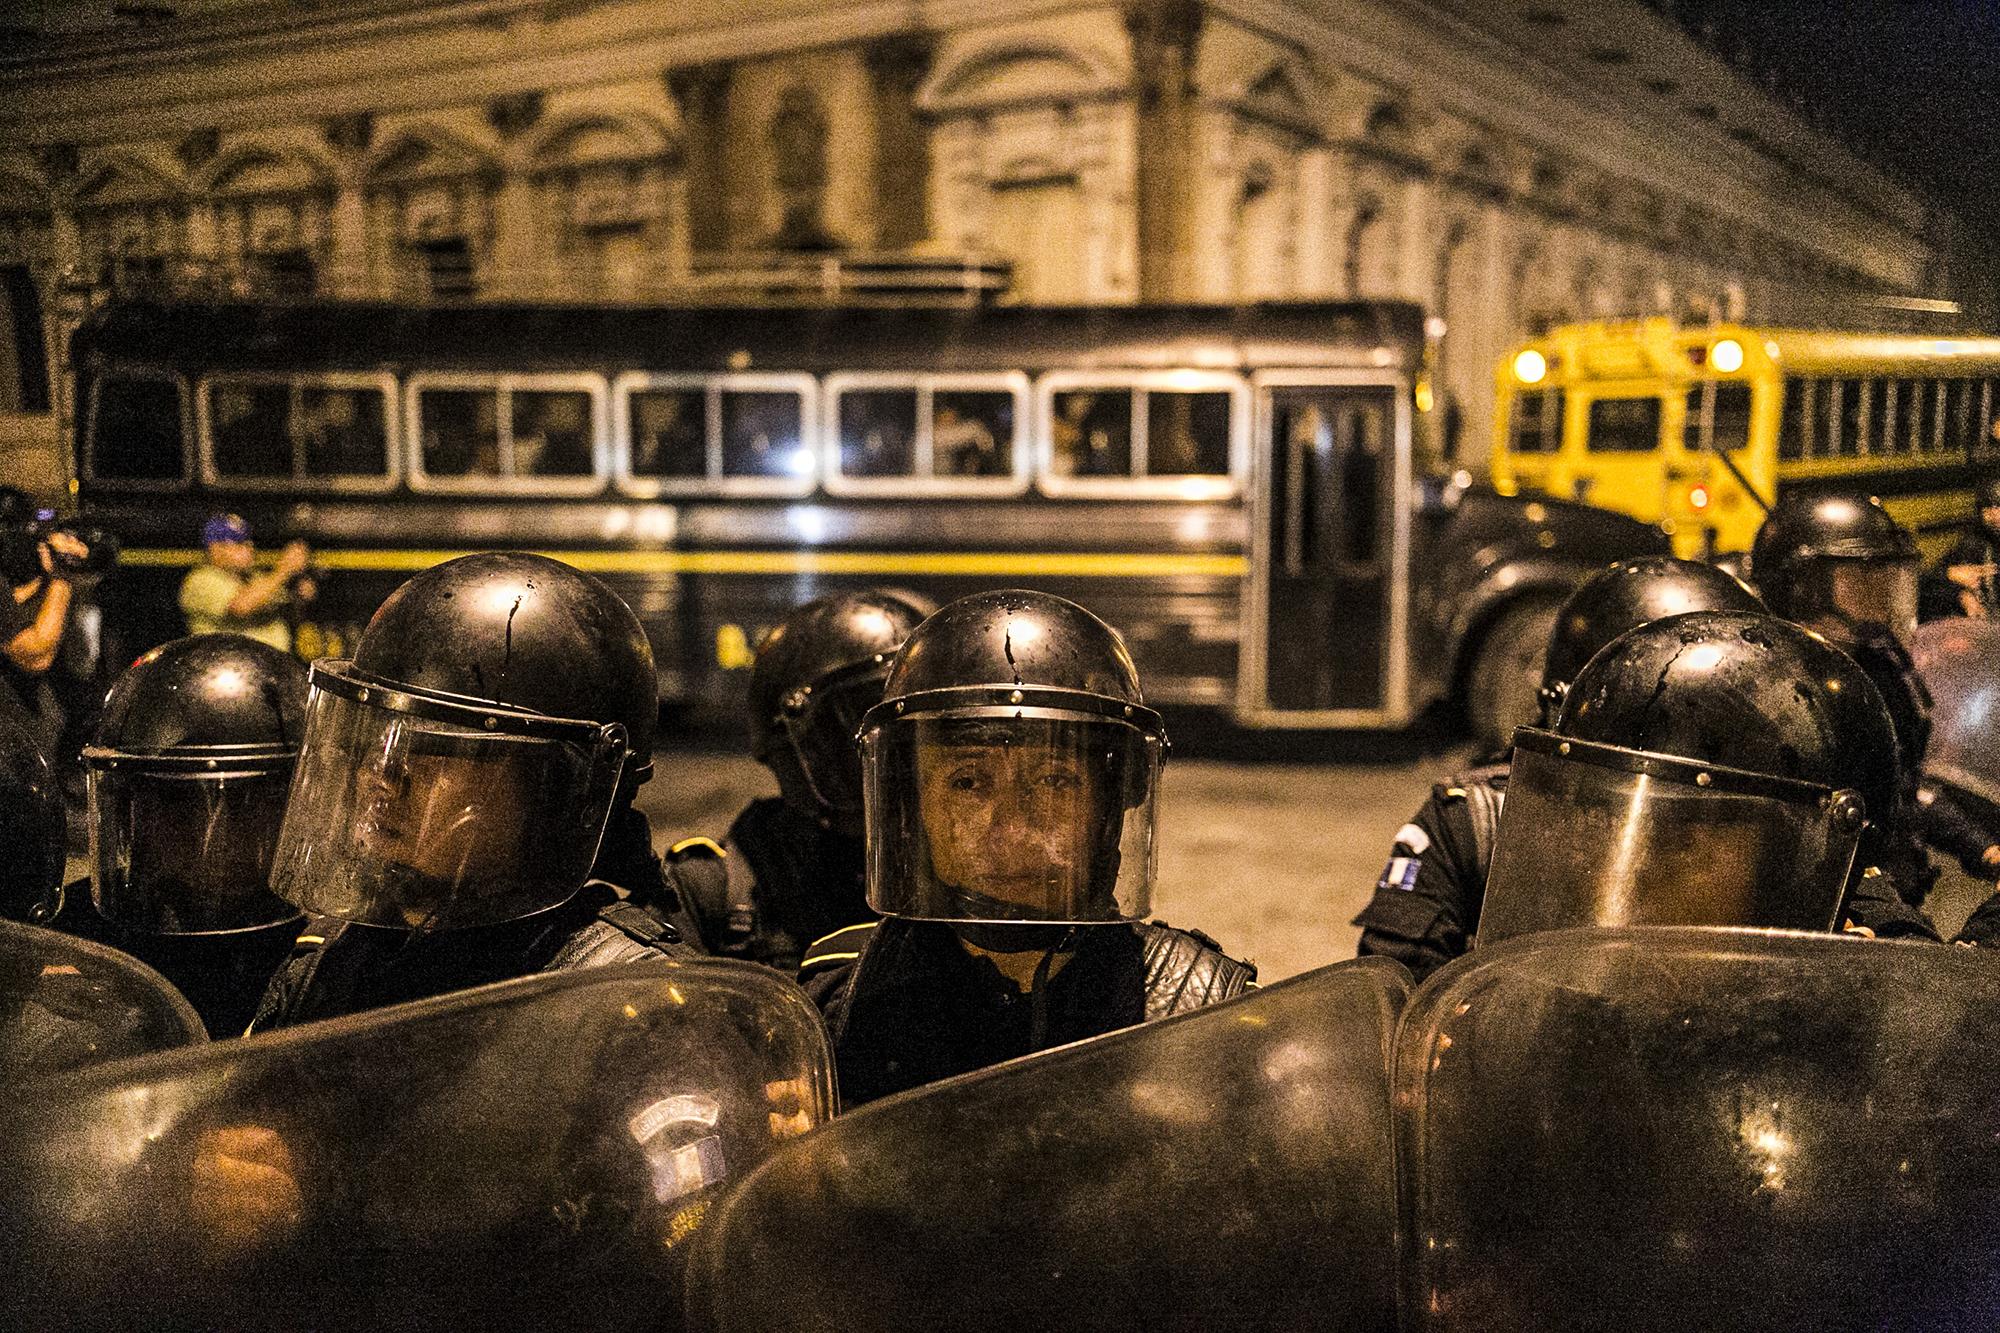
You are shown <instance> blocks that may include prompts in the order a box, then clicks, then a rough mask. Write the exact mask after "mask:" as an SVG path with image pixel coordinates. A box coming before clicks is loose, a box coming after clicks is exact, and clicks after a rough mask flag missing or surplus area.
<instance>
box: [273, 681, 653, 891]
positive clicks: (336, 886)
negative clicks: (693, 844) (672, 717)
mask: <svg viewBox="0 0 2000 1333" xmlns="http://www.w3.org/2000/svg"><path fill="white" fill-rule="evenodd" d="M622 759H623V745H622V741H619V740H617V739H615V738H613V737H600V738H599V740H598V743H597V744H596V745H594V746H587V745H584V744H580V743H577V742H572V741H568V740H556V739H551V738H546V737H526V736H516V735H506V734H504V733H503V734H491V733H483V732H477V731H472V730H470V729H469V728H461V727H455V726H453V725H451V724H449V723H444V722H437V721H432V720H428V719H423V718H417V717H413V716H410V715H408V714H405V713H397V712H391V711H388V710H386V709H379V708H374V707H371V706H369V705H367V704H362V703H360V702H358V701H355V700H351V699H347V698H344V697H342V696H340V695H337V694H332V693H329V692H326V691H323V690H319V689H317V688H315V690H314V692H313V694H312V695H311V696H310V698H309V700H308V702H307V707H306V735H305V745H304V749H303V752H302V754H301V757H300V762H299V770H298V777H297V779H296V780H295V782H294V785H293V790H292V796H291V803H290V806H289V807H288V809H287V813H286V816H285V824H284V828H283V831H282V832H281V834H280V837H279V848H278V857H277V863H276V865H275V866H274V868H273V871H272V886H273V887H274V888H276V889H277V890H278V891H279V892H280V893H282V894H284V895H285V896H286V897H287V898H289V899H290V900H291V901H293V902H295V903H297V904H299V905H300V906H301V907H304V908H306V909H307V910H308V911H313V912H318V913H321V914H324V915H327V916H334V917H338V918H340V919H342V920H347V921H355V922H360V923H363V924H368V925H383V926H394V927H398V928H401V929H417V930H423V929H455V928H463V927H466V926H474V925H486V924H492V923H495V922H500V921H510V920H513V919H515V918H517V917H521V916H526V915H528V914H529V913H532V912H537V911H541V910H543V909H544V908H548V907H553V906H555V905H557V904H558V903H561V902H564V901H565V900H567V899H568V898H569V897H570V895H572V894H574V893H575V892H576V891H577V889H578V888H580V887H581V886H582V884H583V881H584V880H585V878H587V876H588V874H589V870H590V864H591V861H592V860H593V858H594V857H595V856H596V854H597V844H598V841H599V839H600V838H601V837H602V836H603V833H604V825H605V821H606V819H607V817H608V816H609V812H610V808H611V800H612V796H613V792H614V790H615V787H616V784H617V780H618V773H619V768H620V765H621V763H622Z"/></svg>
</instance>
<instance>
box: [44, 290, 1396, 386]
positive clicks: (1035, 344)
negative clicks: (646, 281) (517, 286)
mask: <svg viewBox="0 0 2000 1333" xmlns="http://www.w3.org/2000/svg"><path fill="white" fill-rule="evenodd" d="M1423 336H1424V335H1423V316H1422V312H1421V311H1420V310H1419V309H1418V307H1416V306H1414V305H1409V304H1404V303H1400V302H1283V303H1269V304H1259V305H1170V306H1168V305H1150V306H1137V305H1134V306H1086V307H1053V306H997V307H937V306H912V307H879V306H870V307H852V306H849V307H836V306H824V305H819V306H797V307H785V306H771V305H758V306H621V305H587V306H586V305H555V304H525V303H522V304H499V303H477V304H464V305H415V304H404V303H391V302H360V301H320V300H311V301H290V302H262V303H250V302H225V301H184V300H176V301H160V300H133V299H122V300H119V301H116V302H113V303H111V304H107V305H105V306H103V307H101V308H100V309H98V310H97V311H95V312H93V314H92V315H91V316H90V317H89V318H88V319H87V320H86V321H85V322H84V323H83V324H82V326H81V327H80V328H79V329H78V331H77V334H76V338H75V342H74V344H73V356H74V359H75V364H76V365H78V366H80V367H81V366H88V365H91V364H101V363H106V362H119V361H132V362H141V363H147V364H153V365H170V366H179V367H182V368H185V369H188V370H190V371H200V370H207V369H229V368H241V369H273V370H276V369H292V370H297V369H395V368H398V367H401V366H406V365H409V366H421V367H423V368H425V369H435V368H464V369H468V370H489V369H490V370H504V369H515V370H518V369H522V368H525V367H532V368H535V369H569V368H574V369H604V368H609V369H636V370H646V369H657V370H689V371H712V372H727V371H755V370H780V369H782V370H793V371H809V372H824V371H833V370H855V371H868V370H885V371H887V370H903V371H910V370H914V371H922V372H945V373H949V372H953V371H958V372H973V371H994V370H1013V369H1029V370H1032V369H1034V368H1036V367H1037V366H1038V365H1042V364H1048V365H1061V366H1063V367H1065V368H1080V369H1089V368H1091V367H1093V366H1103V367H1112V366H1117V367H1137V368H1151V367H1163V368H1164V367H1174V368H1214V369H1232V370H1239V369H1254V368H1257V367H1261V366H1365V367H1382V366H1399V367H1414V366H1415V364H1416V363H1417V362H1418V360H1419V359H1420V357H1421V353H1422V348H1423Z"/></svg>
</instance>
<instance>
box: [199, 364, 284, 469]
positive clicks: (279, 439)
mask: <svg viewBox="0 0 2000 1333" xmlns="http://www.w3.org/2000/svg"><path fill="white" fill-rule="evenodd" d="M208 431H209V448H210V449H211V451H212V456H213V458H214V460H215V471H216V475H217V476H222V477H289V476H291V475H292V389H291V386H290V385H288V384H284V383H279V382H271V381H266V382H262V383H227V382H217V383H211V384H210V385H209V386H208Z"/></svg>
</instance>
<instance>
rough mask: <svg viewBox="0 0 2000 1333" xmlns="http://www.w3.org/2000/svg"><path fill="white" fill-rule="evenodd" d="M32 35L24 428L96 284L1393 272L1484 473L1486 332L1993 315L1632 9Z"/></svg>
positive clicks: (1271, 5)
mask: <svg viewBox="0 0 2000 1333" xmlns="http://www.w3.org/2000/svg"><path fill="white" fill-rule="evenodd" d="M121 12H123V13H125V14H126V15H128V16H129V15H132V14H133V13H134V12H135V11H134V10H132V9H131V8H130V7H126V8H125V9H124V10H122V11H121ZM14 37H15V38H17V39H18V40H15V41H13V42H12V43H11V44H0V49H7V46H9V45H11V54H0V291H4V294H5V299H6V300H7V302H8V307H9V308H8V313H9V314H10V315H11V318H10V319H5V320H0V443H4V441H5V440H7V439H14V440H16V441H18V440H19V439H21V438H24V437H26V436H32V435H36V434H39V433H41V432H43V431H45V430H52V427H51V426H49V425H48V423H49V421H50V420H51V417H50V413H49V410H48V409H49V405H50V403H51V401H54V402H57V403H59V402H60V399H61V377H60V374H56V375H53V376H51V375H50V374H49V373H48V366H47V364H46V362H45V360H44V357H45V354H46V352H47V351H48V350H49V349H50V348H52V347H53V346H54V344H55V343H56V341H57V340H58V331H59V329H60V327H61V325H62V319H63V313H62V310H61V305H62V295H61V292H60V291H59V286H60V284H59V283H58V277H59V275H62V274H64V273H72V274H83V275H92V276H102V277H111V278H116V279H119V280H124V281H141V282H145V281H162V280H165V281H176V280H181V279H185V278H188V277H191V276H192V277H198V278H199V279H200V280H201V281H203V282H206V283H210V284H212V285H217V286H220V287H222V288H224V289H227V290H237V291H242V292H250V293H255V292H276V293H285V294H302V293H319V294H324V295H336V296H351V297H392V298H401V299H411V300H430V299H637V300H644V299H649V298H660V297H677V296H685V295H686V294H688V293H690V292H702V291H709V292H726V291H729V290H732V288H737V287H740V286H741V285H742V283H743V282H744V280H745V275H746V274H761V275H765V276H768V275H769V274H771V273H773V272H780V273H782V272H790V273H794V274H804V275H808V277H809V278H810V276H811V275H815V274H817V275H834V276H836V277H841V278H846V277H853V276H856V275H868V274H877V275H880V274H885V273H903V274H905V275H908V274H915V275H917V276H916V280H917V281H920V282H921V281H926V280H928V279H925V277H924V275H926V274H929V275H932V277H933V278H934V279H936V280H937V281H939V282H941V283H948V282H949V281H951V280H955V277H956V275H962V274H972V273H975V272H977V273H1004V274H1006V275H1007V277H1008V280H1007V282H1006V285H1005V290H1004V293H1003V294H1002V295H1001V296H1000V297H999V299H1003V300H1014V301H1029V302H1048V303H1066V302H1085V303H1107V302H1132V301H1141V300H1145V301H1178V300H1193V301H1215V300H1253V299H1262V298H1307V297H1401V298H1408V299H1412V300H1416V301H1419V302H1421V303H1422V304H1423V305H1424V306H1425V307H1426V309H1427V310H1428V311H1429V313H1430V315H1431V317H1432V321H1433V323H1432V328H1433V330H1434V331H1435V332H1437V333H1439V334H1440V335H1441V342H1440V344H1439V357H1440V367H1441V377H1440V378H1441V383H1442V385H1443V392H1444V393H1445V394H1446V395H1447V398H1446V402H1447V404H1448V405H1455V406H1456V412H1454V413H1452V416H1451V419H1455V420H1458V421H1460V422H1462V435H1461V441H1462V444H1463V446H1464V454H1465V456H1466V457H1467V458H1468V459H1476V458H1478V457H1479V456H1481V455H1482V454H1483V453H1484V447H1485V446H1484V441H1485V438H1486V434H1487V422H1488V416H1489V411H1490V402H1491V396H1492V390H1491V375H1492V367H1493V365H1494V363H1495V361H1496V359H1497V358H1498V357H1499V355H1500V354H1501V352H1502V350H1503V349H1504V348H1505V347H1506V345H1507V344H1508V343H1509V342H1510V341H1511V340H1513V339H1515V338H1516V337H1518V336H1520V335H1521V334H1523V333H1525V332H1527V331H1529V330H1532V329H1535V328H1537V327H1539V326H1542V325H1545V324H1547V323H1549V322H1551V321H1556V320H1562V319H1568V318H1576V317H1595V316H1617V315H1637V314H1648V313H1662V314H1671V315H1675V316H1678V317H1680V318H1683V319H1705V318H1710V317H1719V316H1742V317H1747V318H1750V319H1754V320H1759V321H1765V322H1774V323H1776V322H1783V323H1805V324H1822V323H1838V324H1850V325H1853V324H1867V323H1872V322H1878V321H1880V320H1886V319H1888V318H1889V315H1888V313H1887V310H1888V307H1889V306H1893V305H1902V306H1907V305H1910V304H1913V303H1915V304H1921V301H1916V302H1912V300H1911V298H1930V299H1937V300H1944V299H1956V300H1959V301H1961V303H1964V304H1966V305H1967V306H1968V308H1969V310H1970V311H1971V312H1972V314H1973V316H1974V318H1975V320H1978V319H1985V318H1988V317H1989V316H1990V311H1988V310H1987V309H1986V308H1985V307H1984V306H1983V305H1981V304H1980V302H1981V301H1982V300H1983V297H1981V296H1980V295H1979V294H1977V293H1970V292H1965V291H1957V290H1951V287H1952V285H1953V282H1954V275H1957V274H1963V273H1966V272H1969V271H1974V270H1973V269H1972V268H1971V266H1968V265H1966V264H1964V263H1963V262H1961V261H1959V260H1956V259H1955V258H1954V255H1955V250H1954V246H1955V244H1956V242H1955V241H1954V239H1953V237H1954V235H1955V233H1954V231H1953V224H1952V222H1951V220H1950V219H1949V218H1947V217H1945V216H1943V215H1942V214H1941V213H1940V212H1939V211H1938V210H1936V209H1935V208H1933V207H1931V206H1930V205H1929V204H1927V202H1926V201H1925V200H1924V199H1922V198H1920V197H1918V196H1917V195H1915V194H1913V193H1912V192H1911V191H1909V190H1908V189H1906V188H1903V187H1901V186H1898V185H1896V184H1894V183H1892V182H1891V181H1889V180H1888V179H1886V178H1885V177H1884V176H1883V175H1882V174H1881V173H1879V172H1877V171H1875V170H1874V169H1872V168H1870V167H1868V166H1866V165H1864V164H1863V163H1862V162H1860V161H1859V160H1857V159H1856V158H1854V157H1853V156H1851V155H1849V154H1848V153H1846V152H1844V151H1843V150H1842V149H1841V148H1840V147H1839V146H1838V145H1836V144H1835V143H1833V142H1832V141H1831V140H1829V139H1827V138H1826V137H1825V136H1824V135H1822V134H1819V133H1817V132H1816V131H1814V130H1813V129H1812V128H1811V126H1810V125H1809V124H1808V123H1807V122H1806V121H1805V120H1804V119H1802V118H1800V117H1799V116H1798V115H1796V114H1795V113H1793V112H1792V111H1789V110H1787V109H1786V108H1784V107H1781V106H1780V105H1778V103H1777V102H1775V101H1774V100H1772V99H1771V98H1770V97H1768V96H1767V95H1765V93H1764V92H1763V91H1761V89H1760V87H1759V85H1758V84H1757V83H1756V82H1755V81H1754V80H1753V79H1751V78H1749V77H1748V76H1746V75H1745V74H1744V73H1742V72H1740V71H1738V70H1737V69H1735V68H1732V67H1731V66H1730V65H1729V64H1728V63H1726V62H1725V61H1723V60H1721V59H1719V58H1718V57H1717V56H1715V55H1714V54H1712V53H1711V52H1709V51H1707V50H1705V49H1704V48H1703V47H1702V46H1700V45H1699V44H1697V43H1696V42H1694V41H1693V40H1691V39H1689V38H1688V37H1687V36H1686V35H1685V34H1684V33H1683V32H1682V31H1681V30H1680V29H1679V28H1678V27H1677V26H1676V25H1674V24H1673V23H1672V22H1670V21H1669V20H1668V19H1666V18H1664V17H1662V15H1661V14H1660V13H1658V12H1656V11H1655V9H1654V8H1651V7H1649V6H1646V5H1642V4H1638V3H1631V2H1630V0H1595V2H1594V3H1584V2H1583V0H1539V2H1537V3H1528V2H1527V0H1522V2H1521V3H1515V2H1514V0H1503V2H1502V3H1490V4H1489V3H1476V2H1475V0H1357V2H1356V3H1341V4H1334V3H1328V2H1327V0H1123V2H1122V3H1095V4H1093V3H1077V2H1076V0H852V2H843V3H815V2H813V0H675V2H674V3H666V2H665V0H468V2H464V3H438V2H436V0H337V2H335V3H322V4H317V5H311V6H304V5H297V4H289V3H286V4H280V3H271V2H270V0H206V2H205V3H204V2H203V0H184V2H183V3H181V4H179V5H177V6H172V7H157V6H156V7H151V8H148V9H146V10H145V11H144V12H143V13H139V15H138V17H136V18H133V17H126V18H121V19H115V20H114V19H113V18H112V17H111V16H110V7H109V6H107V5H104V4H101V3H98V4H69V5H65V4H61V3H51V4H50V5H47V6H45V11H44V18H43V20H42V22H41V23H40V25H39V26H38V27H37V28H36V29H35V30H34V31H30V32H21V33H16V34H14ZM940 275H941V276H940ZM1885 303H1886V304H1885Z"/></svg>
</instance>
